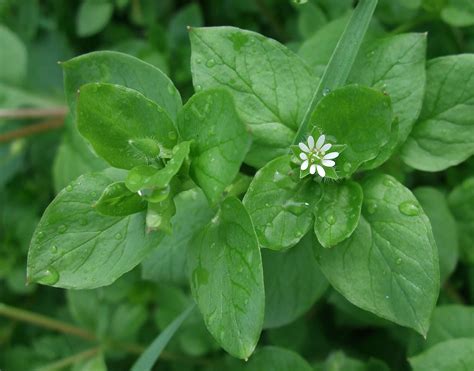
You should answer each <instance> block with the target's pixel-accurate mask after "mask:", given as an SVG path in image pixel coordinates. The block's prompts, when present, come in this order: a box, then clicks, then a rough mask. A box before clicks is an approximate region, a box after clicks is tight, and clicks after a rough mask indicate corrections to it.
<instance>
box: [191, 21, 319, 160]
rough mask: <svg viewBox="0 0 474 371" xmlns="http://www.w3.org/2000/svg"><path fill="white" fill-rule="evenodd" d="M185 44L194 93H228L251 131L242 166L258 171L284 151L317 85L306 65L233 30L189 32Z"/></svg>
mask: <svg viewBox="0 0 474 371" xmlns="http://www.w3.org/2000/svg"><path fill="white" fill-rule="evenodd" d="M190 39H191V47H192V56H191V68H192V73H193V83H194V87H195V89H196V90H200V89H202V88H204V89H208V88H214V87H225V88H226V89H228V91H229V92H231V94H232V95H233V97H234V99H235V104H236V107H237V111H238V113H239V115H240V116H241V117H242V119H243V120H244V122H245V124H246V125H248V126H249V128H250V130H251V132H252V137H253V143H252V148H251V150H250V152H249V154H248V156H247V159H246V162H247V163H248V164H250V165H252V166H255V167H261V166H263V165H265V164H266V163H267V162H268V161H269V160H271V159H273V158H275V157H277V156H279V155H283V154H285V153H286V152H288V148H289V146H290V144H291V143H292V141H293V137H294V135H295V132H296V130H297V129H298V126H299V124H300V123H301V121H302V119H303V115H304V113H305V111H306V108H307V106H308V104H309V100H310V97H311V93H312V91H313V90H314V87H315V84H316V80H315V78H314V77H313V76H312V74H311V72H310V71H309V69H308V68H307V67H306V65H305V64H304V63H303V62H302V61H301V60H300V59H299V57H298V56H296V55H295V54H293V52H291V51H290V50H288V49H287V48H286V47H284V46H283V45H281V44H280V43H278V42H277V41H275V40H272V39H268V38H266V37H264V36H262V35H259V34H257V33H255V32H250V31H245V30H240V29H238V28H233V27H211V28H192V29H191V31H190Z"/></svg>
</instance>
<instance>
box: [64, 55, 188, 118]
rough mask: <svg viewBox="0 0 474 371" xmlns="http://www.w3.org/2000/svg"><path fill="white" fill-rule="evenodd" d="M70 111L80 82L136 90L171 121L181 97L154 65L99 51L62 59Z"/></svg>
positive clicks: (127, 56)
mask: <svg viewBox="0 0 474 371" xmlns="http://www.w3.org/2000/svg"><path fill="white" fill-rule="evenodd" d="M61 67H62V68H63V71H64V86H65V90H66V98H67V102H68V104H69V108H70V111H71V112H72V113H73V114H74V113H75V112H76V96H77V90H78V89H79V88H80V87H81V86H82V85H84V84H87V83H91V82H104V83H110V84H116V85H122V86H125V87H127V88H130V89H134V90H137V91H138V92H140V93H142V94H143V95H144V96H145V97H147V98H148V99H150V100H152V101H154V102H155V103H156V104H157V105H158V106H160V107H162V108H163V109H164V110H165V111H166V113H167V114H168V115H169V116H170V117H171V119H172V120H173V121H176V117H177V115H178V111H179V110H180V109H181V106H182V103H181V97H180V95H179V92H178V90H177V89H176V87H175V86H174V85H173V83H172V81H171V80H170V79H169V78H168V76H166V75H165V74H164V73H163V72H161V71H160V70H159V69H158V68H156V67H153V66H152V65H150V64H148V63H146V62H143V61H141V60H140V59H138V58H134V57H131V56H129V55H126V54H122V53H117V52H110V51H100V52H93V53H89V54H84V55H81V56H79V57H76V58H73V59H71V60H69V61H67V62H62V63H61Z"/></svg>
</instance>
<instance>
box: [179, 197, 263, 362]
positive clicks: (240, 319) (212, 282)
mask: <svg viewBox="0 0 474 371" xmlns="http://www.w3.org/2000/svg"><path fill="white" fill-rule="evenodd" d="M188 266H189V271H190V274H191V290H192V293H193V296H194V298H195V299H196V302H197V304H198V306H199V310H200V311H201V313H202V315H203V318H204V322H205V323H206V327H207V329H208V330H209V332H210V333H211V334H212V336H214V338H215V339H216V340H217V342H218V343H219V344H220V345H221V346H222V348H224V349H225V350H226V351H227V352H229V353H230V354H231V355H232V356H234V357H237V358H248V357H249V356H250V355H251V354H252V352H253V350H254V349H255V346H256V345H257V342H258V339H259V336H260V332H261V330H262V325H263V316H264V306H265V293H264V289H263V271H262V260H261V256H260V249H259V246H258V241H257V236H256V235H255V231H254V228H253V225H252V220H251V219H250V216H249V215H248V213H247V211H246V210H245V208H244V206H243V205H242V203H241V202H240V201H239V200H238V199H237V198H234V197H230V198H227V199H225V200H224V202H223V203H222V208H221V209H220V210H219V212H218V214H217V215H216V216H215V217H214V218H213V219H212V221H211V223H209V224H208V225H207V226H206V227H205V228H204V229H203V230H202V231H201V232H200V233H199V234H198V235H197V236H196V237H195V238H194V239H193V243H192V248H191V249H190V250H189V255H188Z"/></svg>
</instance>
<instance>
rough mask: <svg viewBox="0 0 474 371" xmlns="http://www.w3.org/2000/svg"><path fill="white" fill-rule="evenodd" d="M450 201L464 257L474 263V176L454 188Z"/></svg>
mask: <svg viewBox="0 0 474 371" xmlns="http://www.w3.org/2000/svg"><path fill="white" fill-rule="evenodd" d="M448 202H449V207H450V209H451V211H452V213H453V215H454V217H455V218H456V223H457V226H458V230H459V247H460V251H461V256H462V259H463V260H464V261H465V262H466V263H468V264H474V208H473V207H472V205H474V177H471V178H468V179H466V180H465V181H464V182H463V183H462V184H461V185H459V186H457V187H456V188H454V189H453V191H452V192H451V194H450V195H449V198H448Z"/></svg>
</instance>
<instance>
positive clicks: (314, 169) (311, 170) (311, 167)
mask: <svg viewBox="0 0 474 371" xmlns="http://www.w3.org/2000/svg"><path fill="white" fill-rule="evenodd" d="M318 166H319V165H318ZM315 172H316V165H315V164H313V165H311V166H310V168H309V173H310V174H311V175H312V174H314V173H315Z"/></svg>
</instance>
